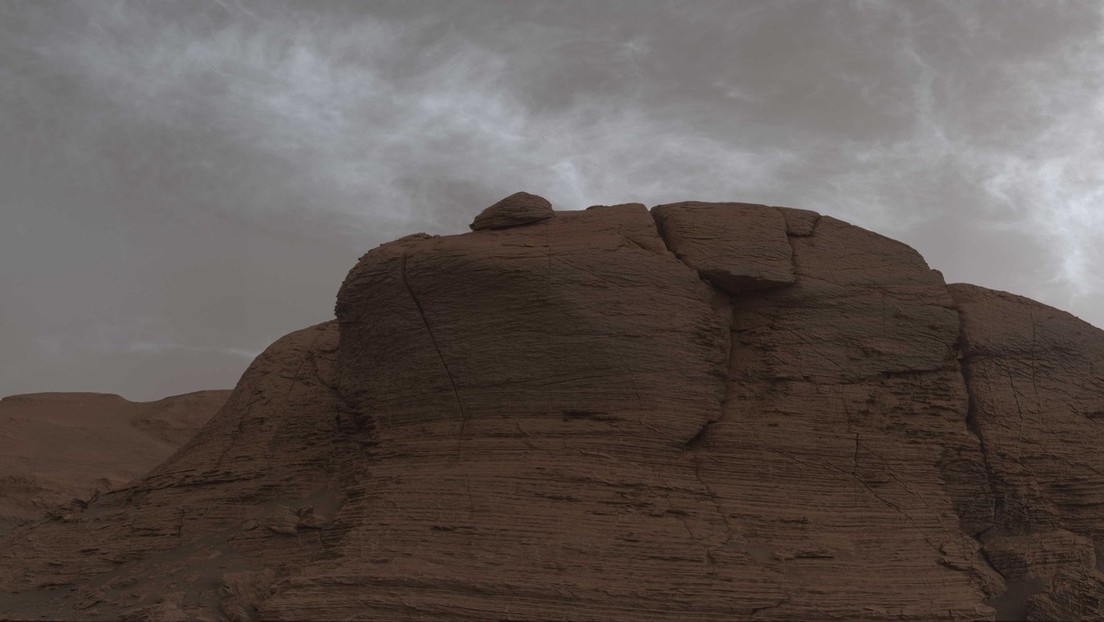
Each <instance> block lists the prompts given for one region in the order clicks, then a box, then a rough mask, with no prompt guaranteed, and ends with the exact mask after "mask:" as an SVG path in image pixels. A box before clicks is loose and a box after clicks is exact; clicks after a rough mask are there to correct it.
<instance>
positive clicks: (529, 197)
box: [469, 192, 555, 231]
mask: <svg viewBox="0 0 1104 622" xmlns="http://www.w3.org/2000/svg"><path fill="white" fill-rule="evenodd" d="M553 216H555V213H554V212H553V211H552V204H551V203H549V202H548V199H545V198H544V197H542V196H537V195H535V194H529V193H528V192H515V193H514V194H511V195H510V196H508V197H506V198H505V199H502V200H501V201H499V202H498V203H495V204H494V205H492V206H490V207H488V208H487V209H485V210H483V211H482V212H480V213H479V215H478V216H476V217H475V220H473V221H472V224H471V225H469V226H470V227H471V228H472V231H480V230H482V229H508V228H510V227H517V226H520V225H527V224H530V223H534V222H538V221H541V220H547V219H549V218H552V217H553Z"/></svg>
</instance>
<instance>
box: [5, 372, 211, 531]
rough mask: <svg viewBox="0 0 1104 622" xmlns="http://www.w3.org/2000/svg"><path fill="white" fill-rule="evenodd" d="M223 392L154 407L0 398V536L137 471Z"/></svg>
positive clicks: (183, 435)
mask: <svg viewBox="0 0 1104 622" xmlns="http://www.w3.org/2000/svg"><path fill="white" fill-rule="evenodd" d="M228 395H230V392H229V391H197V392H195V393H188V394H186V395H177V396H173V397H167V398H165V399H162V400H157V401H154V402H131V401H128V400H126V399H123V398H122V397H120V396H118V395H108V394H102V393H31V394H26V395H12V396H9V397H5V398H4V399H0V531H4V530H6V529H7V528H8V527H9V526H10V525H11V524H13V523H15V522H20V521H22V520H26V519H30V518H38V517H40V516H42V514H43V512H44V511H46V510H47V509H49V508H51V507H53V506H56V505H60V504H62V503H67V502H69V501H71V500H73V499H74V498H78V499H87V498H88V497H90V496H91V495H92V494H94V493H96V492H102V491H104V490H108V489H110V488H115V487H118V486H122V485H123V484H126V483H127V482H129V481H130V480H132V479H134V478H136V477H138V476H140V475H143V474H145V473H146V472H147V471H149V470H150V469H151V468H153V467H154V466H156V465H157V463H159V462H161V461H162V460H164V459H165V458H167V457H169V454H171V453H172V452H173V451H175V450H176V449H177V448H178V447H180V446H181V445H183V444H184V442H185V441H187V440H188V439H190V438H191V437H192V436H194V435H195V433H196V431H198V430H199V428H200V427H202V426H203V424H205V423H207V420H208V419H210V418H211V416H212V415H213V414H214V413H215V411H217V410H218V409H219V407H221V406H222V404H223V402H225V401H226V397H227V396H228Z"/></svg>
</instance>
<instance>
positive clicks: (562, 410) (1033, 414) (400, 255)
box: [0, 203, 1104, 620]
mask: <svg viewBox="0 0 1104 622" xmlns="http://www.w3.org/2000/svg"><path fill="white" fill-rule="evenodd" d="M477 229H478V230H477V231H475V232H473V233H469V234H465V235H459V236H443V237H437V236H427V235H422V234H418V235H413V236H408V237H406V238H402V239H400V240H397V241H395V242H392V243H389V244H385V245H383V246H381V247H379V248H376V249H374V250H372V251H370V252H369V253H367V254H366V255H365V256H364V257H362V258H361V260H360V261H359V262H358V264H357V265H356V266H355V267H354V268H353V269H352V271H350V273H349V275H348V277H347V278H346V280H345V282H344V284H343V285H342V288H341V290H340V292H339V293H338V300H337V307H336V315H337V318H336V320H335V321H331V322H327V323H325V324H321V325H318V326H315V327H312V328H309V329H305V330H303V331H299V332H297V333H293V334H292V335H289V336H288V337H285V338H284V339H282V340H280V341H278V342H277V343H275V344H273V345H272V346H271V347H270V348H269V349H268V350H267V351H266V352H265V353H264V354H262V355H261V356H260V357H259V358H258V359H257V361H256V362H254V364H253V365H252V366H251V367H250V369H249V370H248V371H247V372H246V374H245V375H244V376H243V378H242V381H241V382H240V383H239V385H238V387H237V388H236V389H235V391H234V393H233V395H232V396H231V397H230V399H229V401H228V402H227V405H226V407H224V408H223V410H222V411H220V413H219V415H218V416H216V417H215V418H214V419H213V420H212V421H211V422H210V423H209V424H208V425H207V427H205V428H204V429H203V430H202V431H201V432H200V434H199V435H197V436H196V437H195V438H194V439H193V440H192V441H190V442H189V443H188V444H187V445H186V446H185V447H184V448H182V449H181V450H180V451H179V452H177V453H176V454H175V455H174V456H173V457H172V458H170V459H169V460H167V461H166V462H164V463H163V464H161V465H160V466H159V467H157V468H156V469H155V470H154V471H153V472H151V473H150V474H149V475H148V476H147V477H146V478H144V479H143V480H141V481H138V482H136V483H134V484H133V485H131V486H128V487H125V488H123V489H121V490H117V491H114V492H110V493H107V494H104V495H101V496H100V497H99V498H98V499H96V500H94V501H93V502H91V503H89V504H87V507H85V508H74V509H73V511H72V512H71V513H68V514H66V515H64V516H62V517H56V518H55V520H52V521H46V522H41V523H38V524H35V525H32V526H27V527H23V528H20V529H18V530H17V531H16V532H14V533H13V534H12V535H11V536H9V537H8V538H7V539H6V540H5V541H3V544H4V547H3V549H0V550H3V551H4V552H0V556H4V557H3V558H0V589H2V590H6V591H7V592H8V594H7V595H0V614H7V615H21V616H28V615H31V614H45V615H52V616H55V617H67V618H89V619H102V618H111V617H116V616H124V617H125V616H129V617H131V618H134V619H173V618H182V617H186V618H192V619H219V618H229V619H266V620H302V619H418V620H433V619H440V620H454V619H473V620H474V619H478V620H507V619H509V620H538V619H573V620H599V619H603V620H604V619H624V620H685V619H695V620H732V619H754V620H771V619H775V620H790V619H825V618H837V619H849V620H888V619H894V620H902V619H904V620H930V619H940V618H942V619H993V618H994V617H998V616H999V617H1001V618H1009V617H1016V616H1025V615H1026V616H1033V617H1035V618H1039V619H1042V618H1049V617H1085V616H1094V615H1098V614H1099V613H1100V612H1099V611H1098V609H1096V607H1098V603H1099V597H1100V591H1099V589H1100V585H1101V584H1100V580H1101V579H1102V578H1104V575H1101V574H1100V571H1099V569H1098V568H1097V567H1096V564H1097V562H1096V556H1095V550H1096V548H1095V547H1096V543H1097V542H1098V541H1100V537H1101V535H1100V532H1101V530H1102V529H1104V520H1102V518H1101V517H1100V516H1099V514H1098V512H1099V508H1100V507H1101V506H1100V504H1099V503H1098V497H1100V496H1102V495H1104V478H1102V477H1101V476H1100V475H1099V473H1100V472H1104V471H1099V472H1098V471H1097V469H1101V468H1104V465H1097V464H1096V461H1094V460H1095V459H1093V458H1092V457H1091V455H1090V454H1091V446H1092V443H1093V440H1094V439H1097V438H1100V436H1099V435H1098V434H1097V432H1096V431H1095V427H1094V426H1095V425H1097V424H1096V423H1095V422H1094V421H1093V419H1094V418H1095V417H1097V416H1098V415H1100V413H1101V412H1104V387H1101V386H1100V384H1099V381H1098V380H1097V378H1098V371H1097V370H1098V369H1099V365H1100V361H1099V356H1100V353H1101V352H1104V347H1101V346H1100V345H1099V344H1101V343H1104V335H1102V334H1101V333H1100V332H1099V331H1097V330H1096V329H1094V328H1092V327H1089V326H1087V325H1084V324H1080V323H1078V322H1077V321H1076V320H1074V319H1073V318H1071V317H1069V316H1066V315H1064V314H1062V313H1061V312H1058V311H1055V310H1053V309H1049V308H1047V307H1044V306H1042V305H1038V304H1037V303H1031V302H1029V301H1025V300H1023V299H1018V298H1015V297H1011V296H1009V295H1005V294H1001V293H995V292H990V291H988V290H983V289H980V288H973V287H970V286H952V287H951V288H948V287H947V286H946V284H945V283H944V281H943V278H942V276H941V275H940V274H939V273H938V272H936V271H933V270H931V269H929V267H928V266H927V264H926V263H925V262H924V260H923V259H922V258H921V257H920V256H919V255H918V254H917V253H916V252H915V251H914V250H912V249H911V248H909V247H907V246H905V245H903V244H901V243H899V242H895V241H893V240H889V239H887V238H884V237H882V236H879V235H877V234H874V233H871V232H868V231H865V230H863V229H860V228H858V227H854V226H852V225H849V224H847V223H844V222H842V221H839V220H836V219H833V218H831V217H828V216H820V215H818V214H816V213H814V212H809V211H806V210H794V209H788V208H775V207H769V206H757V205H748V204H703V203H681V204H671V205H667V206H662V207H660V208H654V209H653V210H652V211H651V212H649V210H647V209H646V208H645V207H644V206H643V205H639V204H624V205H615V206H594V207H592V208H588V209H587V210H584V211H577V212H569V211H561V212H556V213H555V215H554V217H552V218H542V219H539V220H536V219H535V220H529V221H526V222H515V223H512V224H511V226H509V227H501V228H477ZM991 317H995V318H999V321H993V320H992V319H991ZM1078 331H1080V333H1079V332H1078ZM1030 335H1034V337H1031V338H1029V336H1030ZM1031 400H1034V401H1031Z"/></svg>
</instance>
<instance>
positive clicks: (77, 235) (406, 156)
mask: <svg viewBox="0 0 1104 622" xmlns="http://www.w3.org/2000/svg"><path fill="white" fill-rule="evenodd" d="M1102 11H1104V4H1101V3H1099V2H1092V1H1089V0H1078V1H1075V2H1074V1H1071V2H1058V1H1048V2H1029V1H1026V0H1014V1H1008V2H994V1H989V0H980V1H976V2H969V1H963V0H946V1H939V0H907V1H897V2H894V1H889V0H887V1H878V0H854V1H851V0H803V1H796V0H795V1H786V0H756V1H751V0H744V1H739V0H721V1H717V2H708V1H696V0H695V1H689V0H687V1H681V2H661V1H659V0H647V1H640V0H628V1H622V2H616V1H595V0H584V1H579V2H574V1H560V0H558V1H555V2H527V1H524V0H509V1H505V0H504V1H488V2H470V1H463V0H448V1H444V2H424V1H419V2H411V1H408V0H403V1H399V2H274V1H268V0H266V1H263V2H247V1H245V0H211V1H205V2H204V1H199V0H196V1H176V2H111V1H94V0H88V1H82V2H76V1H71V2H49V1H43V0H30V1H27V2H20V1H13V0H0V188H2V192H0V215H2V220H0V396H2V395H8V394H12V393H24V392H34V391H77V390H91V391H103V392H115V393H120V394H122V395H124V396H126V397H128V398H131V399H155V398H159V397H163V396H165V395H169V394H174V393H182V392H187V391H191V390H197V389H207V388H223V387H231V386H233V385H234V383H235V382H236V381H237V378H238V376H239V375H240V374H241V372H242V371H243V370H244V369H245V367H246V365H247V364H248V363H249V361H250V360H251V358H252V357H253V356H254V355H255V354H256V353H258V352H259V351H260V350H261V349H263V348H264V347H265V346H266V345H268V344H269V343H270V342H272V341H273V340H274V339H276V338H277V337H279V336H281V335H283V334H285V333H288V332H290V331H292V330H295V329H298V328H301V327H304V326H307V325H309V324H313V323H316V322H320V321H323V320H326V319H328V318H330V317H332V315H333V302H334V296H335V294H336V292H337V289H338V287H339V285H340V284H341V281H342V279H343V278H344V276H345V274H346V272H347V271H348V270H349V268H351V267H352V265H353V264H354V263H355V261H356V259H357V257H359V256H360V255H361V254H362V253H364V252H365V251H367V250H369V249H371V248H374V247H375V246H377V245H378V244H380V243H383V242H386V241H388V240H391V239H394V238H396V237H399V236H402V235H405V234H408V233H413V232H417V231H426V232H429V233H440V234H445V233H459V232H462V231H466V230H467V224H468V223H469V222H470V221H471V219H472V217H473V216H474V215H475V214H476V213H477V212H478V211H479V210H481V209H482V208H483V207H486V206H487V205H489V204H491V203H493V202H494V201H496V200H498V199H499V198H501V197H503V196H505V195H508V194H511V193H513V192H515V191H518V190H526V191H529V192H534V193H537V194H540V195H543V196H545V197H546V198H548V199H549V200H550V201H551V202H552V204H553V206H554V207H555V208H557V209H581V208H584V207H586V206H588V205H592V204H599V203H622V202H628V201H639V202H642V203H645V204H648V205H655V204H658V203H664V202H670V201H677V200H691V199H693V200H707V201H724V200H731V201H747V202H755V203H768V204H773V205H786V206H792V207H801V208H807V209H813V210H816V211H819V212H822V213H825V214H831V215H833V216H836V217H838V218H842V219H844V220H847V221H849V222H852V223H855V224H857V225H860V226H863V227H867V228H869V229H873V230H875V231H878V232H880V233H883V234H885V235H888V236H890V237H894V238H897V239H900V240H902V241H905V242H907V243H909V244H911V245H912V246H914V247H915V248H916V249H917V250H919V251H920V252H921V253H922V254H923V255H924V257H925V258H926V259H927V260H928V263H929V264H931V265H932V267H934V268H938V269H940V270H942V271H943V273H944V274H945V276H946V278H947V280H948V281H949V282H954V281H967V282H972V283H977V284H979V285H984V286H987V287H992V288H997V289H1005V290H1009V291H1013V292H1016V293H1020V294H1024V295H1027V296H1030V297H1033V298H1036V299H1038V300H1040V301H1043V302H1046V303H1048V304H1051V305H1054V306H1057V307H1060V308H1063V309H1066V310H1068V311H1070V312H1072V313H1074V314H1076V315H1078V316H1080V317H1082V318H1083V319H1085V320H1087V321H1089V322H1092V323H1094V324H1095V325H1097V326H1104V277H1102V275H1101V272H1100V271H1099V267H1100V266H1101V265H1102V263H1101V261H1102V259H1104V244H1102V242H1104V30H1102V26H1104V21H1102Z"/></svg>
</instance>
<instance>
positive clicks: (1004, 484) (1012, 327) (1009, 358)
mask: <svg viewBox="0 0 1104 622" xmlns="http://www.w3.org/2000/svg"><path fill="white" fill-rule="evenodd" d="M950 291H951V295H952V297H953V298H954V300H955V303H956V305H957V308H958V309H959V311H960V312H961V314H962V342H961V344H962V348H963V352H962V355H963V358H962V366H963V370H964V373H965V374H966V378H967V381H968V382H967V386H968V387H969V390H970V404H971V408H970V417H969V420H968V421H969V423H970V425H971V426H972V428H973V430H974V432H975V433H976V434H977V436H978V438H979V439H980V441H981V444H982V446H983V447H984V448H985V456H986V469H987V476H988V478H989V486H990V490H991V491H992V495H993V506H992V508H991V509H990V510H989V512H990V515H991V520H990V521H989V522H988V523H987V524H985V525H984V529H982V530H981V531H979V532H978V533H977V536H978V537H979V538H980V539H981V541H982V542H983V543H984V544H985V550H986V552H987V555H988V557H989V559H990V560H992V563H993V566H994V567H995V568H996V570H997V571H998V572H1000V574H1001V575H1002V576H1003V577H1004V578H1005V580H1006V583H1007V586H1006V590H1007V591H1006V592H1004V593H1003V594H1002V595H1001V598H1000V600H999V601H998V602H999V607H998V610H999V611H1000V612H1001V613H1003V614H1006V616H1007V617H1008V618H1009V619H1019V618H1023V617H1025V616H1027V617H1030V618H1032V619H1063V618H1080V619H1101V618H1104V584H1102V583H1101V579H1104V575H1102V574H1101V572H1100V571H1101V570H1102V569H1104V453H1101V452H1100V450H1099V446H1100V441H1101V431H1100V428H1099V426H1100V425H1102V424H1104V334H1102V333H1101V331H1100V330H1098V329H1097V328H1095V327H1093V326H1090V325H1088V324H1086V323H1085V322H1082V321H1080V320H1078V319H1076V318H1074V317H1073V316H1071V315H1069V314H1068V313H1065V312H1063V311H1058V310H1057V309H1053V308H1051V307H1047V306H1045V305H1042V304H1039V303H1037V302H1035V301H1032V300H1028V299H1027V298H1023V297H1021V296H1015V295H1012V294H1008V293H1005V292H996V291H992V290H987V289H984V288H980V287H975V286H972V285H952V286H951V288H950Z"/></svg>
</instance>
